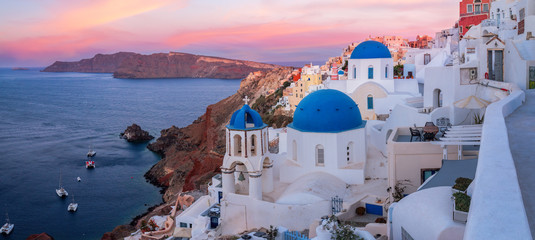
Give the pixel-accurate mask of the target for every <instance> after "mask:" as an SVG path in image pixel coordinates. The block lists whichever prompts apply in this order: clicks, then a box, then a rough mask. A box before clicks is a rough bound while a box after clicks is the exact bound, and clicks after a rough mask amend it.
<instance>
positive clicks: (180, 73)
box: [113, 53, 276, 79]
mask: <svg viewBox="0 0 535 240" xmlns="http://www.w3.org/2000/svg"><path fill="white" fill-rule="evenodd" d="M275 67H276V66H275V65H272V64H265V63H258V62H251V61H243V60H232V59H225V58H217V57H207V56H201V55H193V54H187V53H169V54H166V53H155V54H151V55H141V54H136V55H134V56H132V57H130V58H127V59H125V60H124V61H123V63H122V64H121V65H120V66H119V68H117V70H116V71H115V72H114V73H113V76H114V77H116V78H224V79H235V78H244V77H246V76H247V75H248V74H249V73H250V72H255V71H265V70H270V69H273V68H275Z"/></svg>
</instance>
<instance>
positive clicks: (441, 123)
mask: <svg viewBox="0 0 535 240" xmlns="http://www.w3.org/2000/svg"><path fill="white" fill-rule="evenodd" d="M437 127H438V130H439V131H440V132H441V133H442V135H444V133H445V132H446V130H448V128H450V127H451V123H450V119H449V118H447V117H441V118H437Z"/></svg>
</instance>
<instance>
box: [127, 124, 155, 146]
mask: <svg viewBox="0 0 535 240" xmlns="http://www.w3.org/2000/svg"><path fill="white" fill-rule="evenodd" d="M121 138H124V139H126V141H129V142H146V141H150V140H152V139H154V137H153V136H152V135H150V134H149V132H147V131H144V130H143V129H141V127H140V126H138V125H137V124H135V123H134V124H132V125H131V126H128V127H127V128H126V130H124V132H122V133H121Z"/></svg>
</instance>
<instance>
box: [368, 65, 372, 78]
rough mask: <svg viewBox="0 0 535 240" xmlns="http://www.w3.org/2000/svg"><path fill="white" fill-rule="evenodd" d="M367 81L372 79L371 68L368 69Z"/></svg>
mask: <svg viewBox="0 0 535 240" xmlns="http://www.w3.org/2000/svg"><path fill="white" fill-rule="evenodd" d="M368 79H373V67H369V68H368Z"/></svg>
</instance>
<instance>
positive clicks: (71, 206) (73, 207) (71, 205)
mask: <svg viewBox="0 0 535 240" xmlns="http://www.w3.org/2000/svg"><path fill="white" fill-rule="evenodd" d="M76 210H78V203H75V202H74V195H72V203H69V207H67V211H69V212H76Z"/></svg>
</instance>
